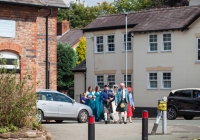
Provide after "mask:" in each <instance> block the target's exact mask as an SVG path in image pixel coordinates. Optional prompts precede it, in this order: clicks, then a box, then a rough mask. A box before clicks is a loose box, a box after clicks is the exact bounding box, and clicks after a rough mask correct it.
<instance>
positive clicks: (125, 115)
mask: <svg viewBox="0 0 200 140" xmlns="http://www.w3.org/2000/svg"><path fill="white" fill-rule="evenodd" d="M124 123H127V112H126V111H124Z"/></svg>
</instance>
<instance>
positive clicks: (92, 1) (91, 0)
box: [85, 0, 114, 6]
mask: <svg viewBox="0 0 200 140" xmlns="http://www.w3.org/2000/svg"><path fill="white" fill-rule="evenodd" d="M103 1H105V0H85V2H86V4H87V5H88V6H94V5H96V4H97V3H98V2H100V3H101V2H103ZM106 1H107V2H113V1H114V0H106Z"/></svg>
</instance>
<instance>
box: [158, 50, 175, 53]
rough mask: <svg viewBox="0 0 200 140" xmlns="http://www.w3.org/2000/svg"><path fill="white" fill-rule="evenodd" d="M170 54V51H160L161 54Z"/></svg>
mask: <svg viewBox="0 0 200 140" xmlns="http://www.w3.org/2000/svg"><path fill="white" fill-rule="evenodd" d="M171 52H172V50H171V51H161V53H171Z"/></svg>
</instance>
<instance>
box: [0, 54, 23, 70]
mask: <svg viewBox="0 0 200 140" xmlns="http://www.w3.org/2000/svg"><path fill="white" fill-rule="evenodd" d="M0 58H2V60H3V62H2V64H0V66H1V67H4V68H6V69H8V70H12V69H17V70H19V69H20V67H19V56H18V55H17V54H15V53H12V52H6V51H5V52H4V51H3V52H0Z"/></svg>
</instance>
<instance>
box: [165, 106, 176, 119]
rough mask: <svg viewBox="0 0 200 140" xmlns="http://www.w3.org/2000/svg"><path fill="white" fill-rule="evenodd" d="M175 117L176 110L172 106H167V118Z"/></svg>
mask: <svg viewBox="0 0 200 140" xmlns="http://www.w3.org/2000/svg"><path fill="white" fill-rule="evenodd" d="M176 118H177V111H176V109H175V108H174V107H168V109H167V119H168V120H175V119H176Z"/></svg>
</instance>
